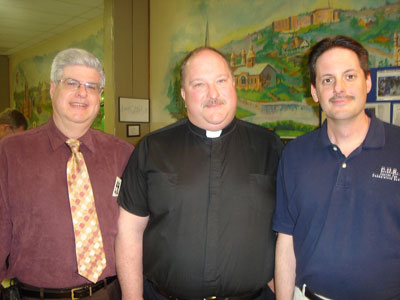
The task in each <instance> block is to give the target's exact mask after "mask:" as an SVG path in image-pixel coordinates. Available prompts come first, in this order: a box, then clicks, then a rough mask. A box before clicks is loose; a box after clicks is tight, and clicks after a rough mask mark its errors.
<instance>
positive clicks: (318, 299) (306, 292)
mask: <svg viewBox="0 0 400 300" xmlns="http://www.w3.org/2000/svg"><path fill="white" fill-rule="evenodd" d="M304 296H306V297H307V298H308V299H310V300H325V299H324V298H321V297H320V296H318V295H317V294H315V293H314V292H312V291H311V290H310V289H309V288H307V287H306V288H305V290H304Z"/></svg>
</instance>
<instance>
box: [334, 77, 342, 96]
mask: <svg viewBox="0 0 400 300" xmlns="http://www.w3.org/2000/svg"><path fill="white" fill-rule="evenodd" d="M344 88H345V82H344V81H343V79H340V78H337V79H336V80H335V83H334V85H333V91H334V92H335V93H336V94H341V93H342V92H343V91H344Z"/></svg>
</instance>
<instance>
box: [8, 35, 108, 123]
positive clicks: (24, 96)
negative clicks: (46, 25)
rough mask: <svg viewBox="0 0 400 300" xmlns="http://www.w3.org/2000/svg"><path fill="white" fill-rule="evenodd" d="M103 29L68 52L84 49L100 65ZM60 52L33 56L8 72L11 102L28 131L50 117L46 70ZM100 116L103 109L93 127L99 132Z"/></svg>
mask: <svg viewBox="0 0 400 300" xmlns="http://www.w3.org/2000/svg"><path fill="white" fill-rule="evenodd" d="M103 36H104V29H100V30H99V31H98V32H97V33H95V34H92V35H90V36H89V37H88V38H86V39H85V40H83V41H79V42H73V43H71V44H70V45H69V46H68V48H70V47H76V48H82V49H85V50H87V51H89V52H91V53H93V54H94V55H96V56H97V57H98V58H99V59H100V61H103V57H104V51H103ZM60 50H62V49H57V50H54V51H52V52H49V53H46V54H44V55H41V56H33V57H30V58H27V59H24V60H22V61H21V62H19V63H18V64H17V65H16V67H15V68H14V69H13V70H12V71H11V80H12V81H13V85H12V86H13V90H12V94H11V97H12V100H11V101H12V102H14V103H15V107H16V109H18V110H19V111H21V112H22V113H23V114H24V115H25V117H26V118H27V120H28V123H29V128H33V127H37V126H39V125H42V124H44V123H46V122H47V121H48V120H49V118H50V116H51V114H52V111H53V109H52V105H51V99H50V67H51V62H52V60H53V58H54V56H55V55H56V54H57V53H58V52H59V51H60ZM103 116H104V111H103V106H101V109H100V112H99V114H98V116H97V118H96V120H95V121H94V123H93V126H92V127H94V128H97V129H101V128H102V127H103V129H104V125H102V120H103Z"/></svg>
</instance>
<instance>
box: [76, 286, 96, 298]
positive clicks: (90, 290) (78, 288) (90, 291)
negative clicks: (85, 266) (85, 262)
mask: <svg viewBox="0 0 400 300" xmlns="http://www.w3.org/2000/svg"><path fill="white" fill-rule="evenodd" d="M85 288H89V297H90V296H92V294H93V291H92V285H88V286H83V287H82V286H81V287H77V288H73V289H71V299H72V300H79V298H76V297H75V295H74V292H75V291H77V290H82V289H85Z"/></svg>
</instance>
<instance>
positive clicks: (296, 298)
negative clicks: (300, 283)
mask: <svg viewBox="0 0 400 300" xmlns="http://www.w3.org/2000/svg"><path fill="white" fill-rule="evenodd" d="M303 289H305V287H303ZM316 295H317V296H318V297H320V298H321V299H325V300H331V299H329V298H326V297H323V296H321V295H318V294H316ZM293 300H310V299H309V298H307V297H306V296H305V295H304V294H303V291H302V290H301V289H300V288H298V287H297V286H296V287H295V288H294V293H293Z"/></svg>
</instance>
